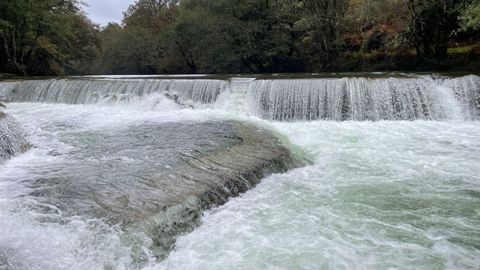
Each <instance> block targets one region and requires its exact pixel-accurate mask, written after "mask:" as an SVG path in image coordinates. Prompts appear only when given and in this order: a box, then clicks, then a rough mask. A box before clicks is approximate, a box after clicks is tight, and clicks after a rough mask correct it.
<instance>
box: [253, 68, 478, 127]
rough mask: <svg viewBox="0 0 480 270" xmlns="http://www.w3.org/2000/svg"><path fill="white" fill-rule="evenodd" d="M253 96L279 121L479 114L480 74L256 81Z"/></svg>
mask: <svg viewBox="0 0 480 270" xmlns="http://www.w3.org/2000/svg"><path fill="white" fill-rule="evenodd" d="M251 100H252V102H253V110H254V111H255V114H256V115H258V116H260V117H262V118H265V119H269V120H280V121H293V120H334V121H344V120H353V121H366V120H370V121H378V120H415V119H427V120H444V119H456V118H463V119H478V118H479V117H480V77H478V76H468V77H463V78H455V79H433V78H387V79H368V78H343V79H300V80H258V81H255V82H254V83H253V84H252V87H251ZM459 114H460V115H459Z"/></svg>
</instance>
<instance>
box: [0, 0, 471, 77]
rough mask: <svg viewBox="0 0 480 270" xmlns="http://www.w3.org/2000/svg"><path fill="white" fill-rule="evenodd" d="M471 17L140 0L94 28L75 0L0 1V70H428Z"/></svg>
mask: <svg viewBox="0 0 480 270" xmlns="http://www.w3.org/2000/svg"><path fill="white" fill-rule="evenodd" d="M479 15H480V5H479V1H478V0H295V1H292V0H235V1H233V0H138V1H136V2H135V3H134V4H133V5H131V6H130V7H129V9H128V10H127V11H126V12H125V13H124V19H123V22H122V23H121V24H120V25H119V24H109V25H108V26H106V27H104V28H101V29H100V28H99V27H98V26H96V25H94V24H92V23H91V22H90V21H89V20H88V19H87V18H86V17H85V15H84V14H82V13H81V11H80V9H79V2H78V1H77V0H62V1H58V0H3V1H2V2H0V60H1V64H0V68H1V70H2V71H6V72H14V73H17V74H30V75H35V74H41V75H58V74H86V73H97V74H99V73H103V74H156V73H242V72H251V73H263V72H271V73H276V72H305V71H308V72H318V71H330V70H339V69H340V70H364V69H368V68H370V67H371V68H372V69H402V68H405V69H415V68H428V69H433V68H441V67H444V66H445V65H444V62H447V61H448V58H449V57H451V56H452V55H458V54H454V53H452V52H454V50H451V49H450V50H448V48H449V45H451V44H456V43H458V42H457V40H460V39H461V36H462V38H463V39H466V38H465V36H469V37H473V38H468V42H470V43H469V44H467V45H474V43H475V42H476V41H475V37H477V39H476V40H477V41H478V37H479V36H480V29H479V28H480V25H479V21H480V19H479V17H480V16H479ZM460 45H462V44H460ZM460 45H457V46H460ZM476 51H477V50H475V49H472V51H471V52H470V56H468V57H471V58H474V57H475V53H476ZM449 53H450V54H449ZM407 59H408V63H407V61H406V60H407ZM468 59H470V58H468ZM377 62H378V63H377ZM479 68H480V67H479Z"/></svg>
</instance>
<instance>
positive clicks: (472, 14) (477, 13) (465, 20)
mask: <svg viewBox="0 0 480 270" xmlns="http://www.w3.org/2000/svg"><path fill="white" fill-rule="evenodd" d="M459 20H460V26H461V28H460V30H461V31H468V30H480V1H472V2H471V3H469V4H467V5H465V6H464V7H463V8H462V10H461V14H460V16H459Z"/></svg>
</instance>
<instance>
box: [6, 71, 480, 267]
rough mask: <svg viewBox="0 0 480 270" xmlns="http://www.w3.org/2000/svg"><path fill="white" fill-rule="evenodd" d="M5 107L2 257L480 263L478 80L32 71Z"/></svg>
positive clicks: (82, 261) (39, 263)
mask: <svg viewBox="0 0 480 270" xmlns="http://www.w3.org/2000/svg"><path fill="white" fill-rule="evenodd" d="M322 76H323V77H322ZM0 103H1V104H4V105H5V107H3V106H2V107H0V269H52V270H61V269H75V270H77V269H78V270H83V269H99V270H100V269H112V270H113V269H134V270H140V269H142V270H155V269H169V270H170V269H182V270H184V269H219V270H223V269H318V268H321V269H478V265H479V258H480V248H479V245H478V243H480V215H479V209H480V166H479V164H480V77H479V76H476V75H468V76H462V77H453V76H440V75H420V74H395V75H392V74H380V75H379V74H363V75H362V74H358V75H355V76H345V77H338V76H337V77H324V75H318V76H317V75H305V76H299V75H272V76H266V75H258V76H254V75H252V76H251V77H248V76H235V77H230V76H208V75H206V76H184V77H179V76H158V77H155V76H148V77H141V76H137V77H133V76H125V77H121V76H110V77H109V76H103V77H62V78H50V79H22V80H10V81H0Z"/></svg>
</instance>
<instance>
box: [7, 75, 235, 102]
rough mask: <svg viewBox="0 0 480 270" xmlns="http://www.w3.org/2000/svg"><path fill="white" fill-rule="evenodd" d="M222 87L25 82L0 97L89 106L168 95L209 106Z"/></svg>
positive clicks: (145, 82)
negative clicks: (149, 95)
mask: <svg viewBox="0 0 480 270" xmlns="http://www.w3.org/2000/svg"><path fill="white" fill-rule="evenodd" d="M225 87H226V83H225V82H224V81H221V80H158V79H144V80H126V79H120V80H101V79H96V80H90V79H62V80H29V81H22V82H20V83H18V84H16V85H12V84H11V83H8V84H7V85H4V86H3V87H0V96H3V97H4V98H5V99H7V100H9V101H16V102H45V103H66V104H93V103H98V102H105V101H111V102H113V103H115V102H118V101H128V100H129V99H132V98H135V97H138V96H145V95H148V94H152V93H168V95H170V96H171V97H174V98H175V99H177V98H178V99H179V100H180V101H181V102H186V101H193V102H199V103H212V102H214V101H215V100H216V99H217V97H218V95H219V94H220V93H221V92H222V91H223V90H224V89H225ZM2 88H3V90H2Z"/></svg>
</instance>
